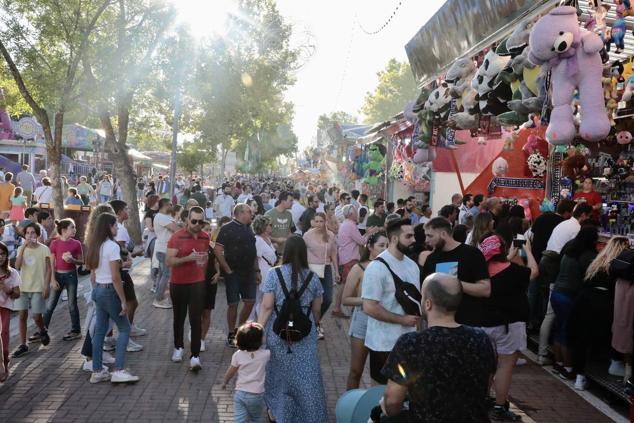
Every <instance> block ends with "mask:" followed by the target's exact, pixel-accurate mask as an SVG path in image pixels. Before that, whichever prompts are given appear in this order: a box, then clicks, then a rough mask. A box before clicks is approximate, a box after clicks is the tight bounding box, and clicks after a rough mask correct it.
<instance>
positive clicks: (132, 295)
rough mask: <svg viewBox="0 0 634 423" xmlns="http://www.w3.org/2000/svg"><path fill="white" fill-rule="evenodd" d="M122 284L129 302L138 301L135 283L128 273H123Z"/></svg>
mask: <svg viewBox="0 0 634 423" xmlns="http://www.w3.org/2000/svg"><path fill="white" fill-rule="evenodd" d="M121 282H122V284H123V295H124V296H125V300H126V301H127V302H130V301H136V292H135V291H134V282H132V277H131V276H130V273H128V272H121Z"/></svg>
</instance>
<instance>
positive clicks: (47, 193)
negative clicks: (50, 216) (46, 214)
mask: <svg viewBox="0 0 634 423" xmlns="http://www.w3.org/2000/svg"><path fill="white" fill-rule="evenodd" d="M33 195H34V196H35V200H36V201H37V202H38V203H50V202H51V197H53V187H51V186H47V185H42V186H41V187H37V188H36V189H35V192H34V193H33Z"/></svg>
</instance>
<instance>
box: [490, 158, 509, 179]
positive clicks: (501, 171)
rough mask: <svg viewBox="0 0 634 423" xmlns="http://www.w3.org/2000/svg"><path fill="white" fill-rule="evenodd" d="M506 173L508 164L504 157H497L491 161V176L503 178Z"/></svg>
mask: <svg viewBox="0 0 634 423" xmlns="http://www.w3.org/2000/svg"><path fill="white" fill-rule="evenodd" d="M508 171H509V162H507V161H506V159H505V158H504V157H498V158H497V159H495V160H494V161H493V164H492V165H491V172H492V173H493V176H499V177H503V176H506V174H507V173H508Z"/></svg>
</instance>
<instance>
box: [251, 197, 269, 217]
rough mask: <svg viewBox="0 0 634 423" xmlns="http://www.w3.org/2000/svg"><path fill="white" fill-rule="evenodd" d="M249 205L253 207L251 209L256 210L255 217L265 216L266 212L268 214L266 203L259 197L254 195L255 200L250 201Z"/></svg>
mask: <svg viewBox="0 0 634 423" xmlns="http://www.w3.org/2000/svg"><path fill="white" fill-rule="evenodd" d="M248 204H249V205H250V206H251V209H253V210H254V212H253V215H254V216H258V215H263V214H264V212H266V210H265V209H264V203H263V202H262V197H260V196H259V195H254V196H253V198H251V199H250V200H249V201H248Z"/></svg>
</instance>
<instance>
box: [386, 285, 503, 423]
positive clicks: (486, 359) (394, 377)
mask: <svg viewBox="0 0 634 423" xmlns="http://www.w3.org/2000/svg"><path fill="white" fill-rule="evenodd" d="M463 285H464V283H463V284H461V283H460V282H459V281H458V280H457V279H456V278H454V277H452V276H449V275H446V274H442V273H433V274H431V275H430V276H428V277H427V278H426V279H425V281H424V282H423V286H422V296H423V299H422V305H423V311H424V313H425V316H426V318H427V322H428V328H427V329H426V330H424V331H422V332H410V333H407V334H405V335H402V336H401V337H400V338H399V339H398V341H397V342H396V345H395V346H394V349H393V350H392V352H391V353H390V356H389V357H388V359H387V362H386V363H385V366H384V367H383V371H382V372H383V374H384V375H385V376H386V377H387V378H388V379H389V380H388V384H387V386H386V388H385V393H384V394H383V398H382V399H381V401H380V404H381V409H382V412H383V414H384V415H386V416H388V417H390V416H399V414H400V413H401V411H402V408H403V401H404V400H405V398H406V397H407V396H409V400H410V402H409V406H410V408H409V413H408V416H407V417H408V421H410V422H416V423H446V422H460V423H480V422H489V421H490V420H489V416H488V405H487V397H488V390H489V378H490V377H491V375H492V374H493V373H494V372H495V368H496V363H495V354H494V352H493V347H492V345H491V342H490V341H489V338H488V337H487V335H486V334H485V333H484V332H483V331H482V330H481V329H477V328H472V327H469V326H461V325H460V324H458V323H456V320H455V314H456V311H457V310H458V309H459V306H460V302H461V297H462V291H463V289H462V286H463ZM462 298H464V297H462Z"/></svg>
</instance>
